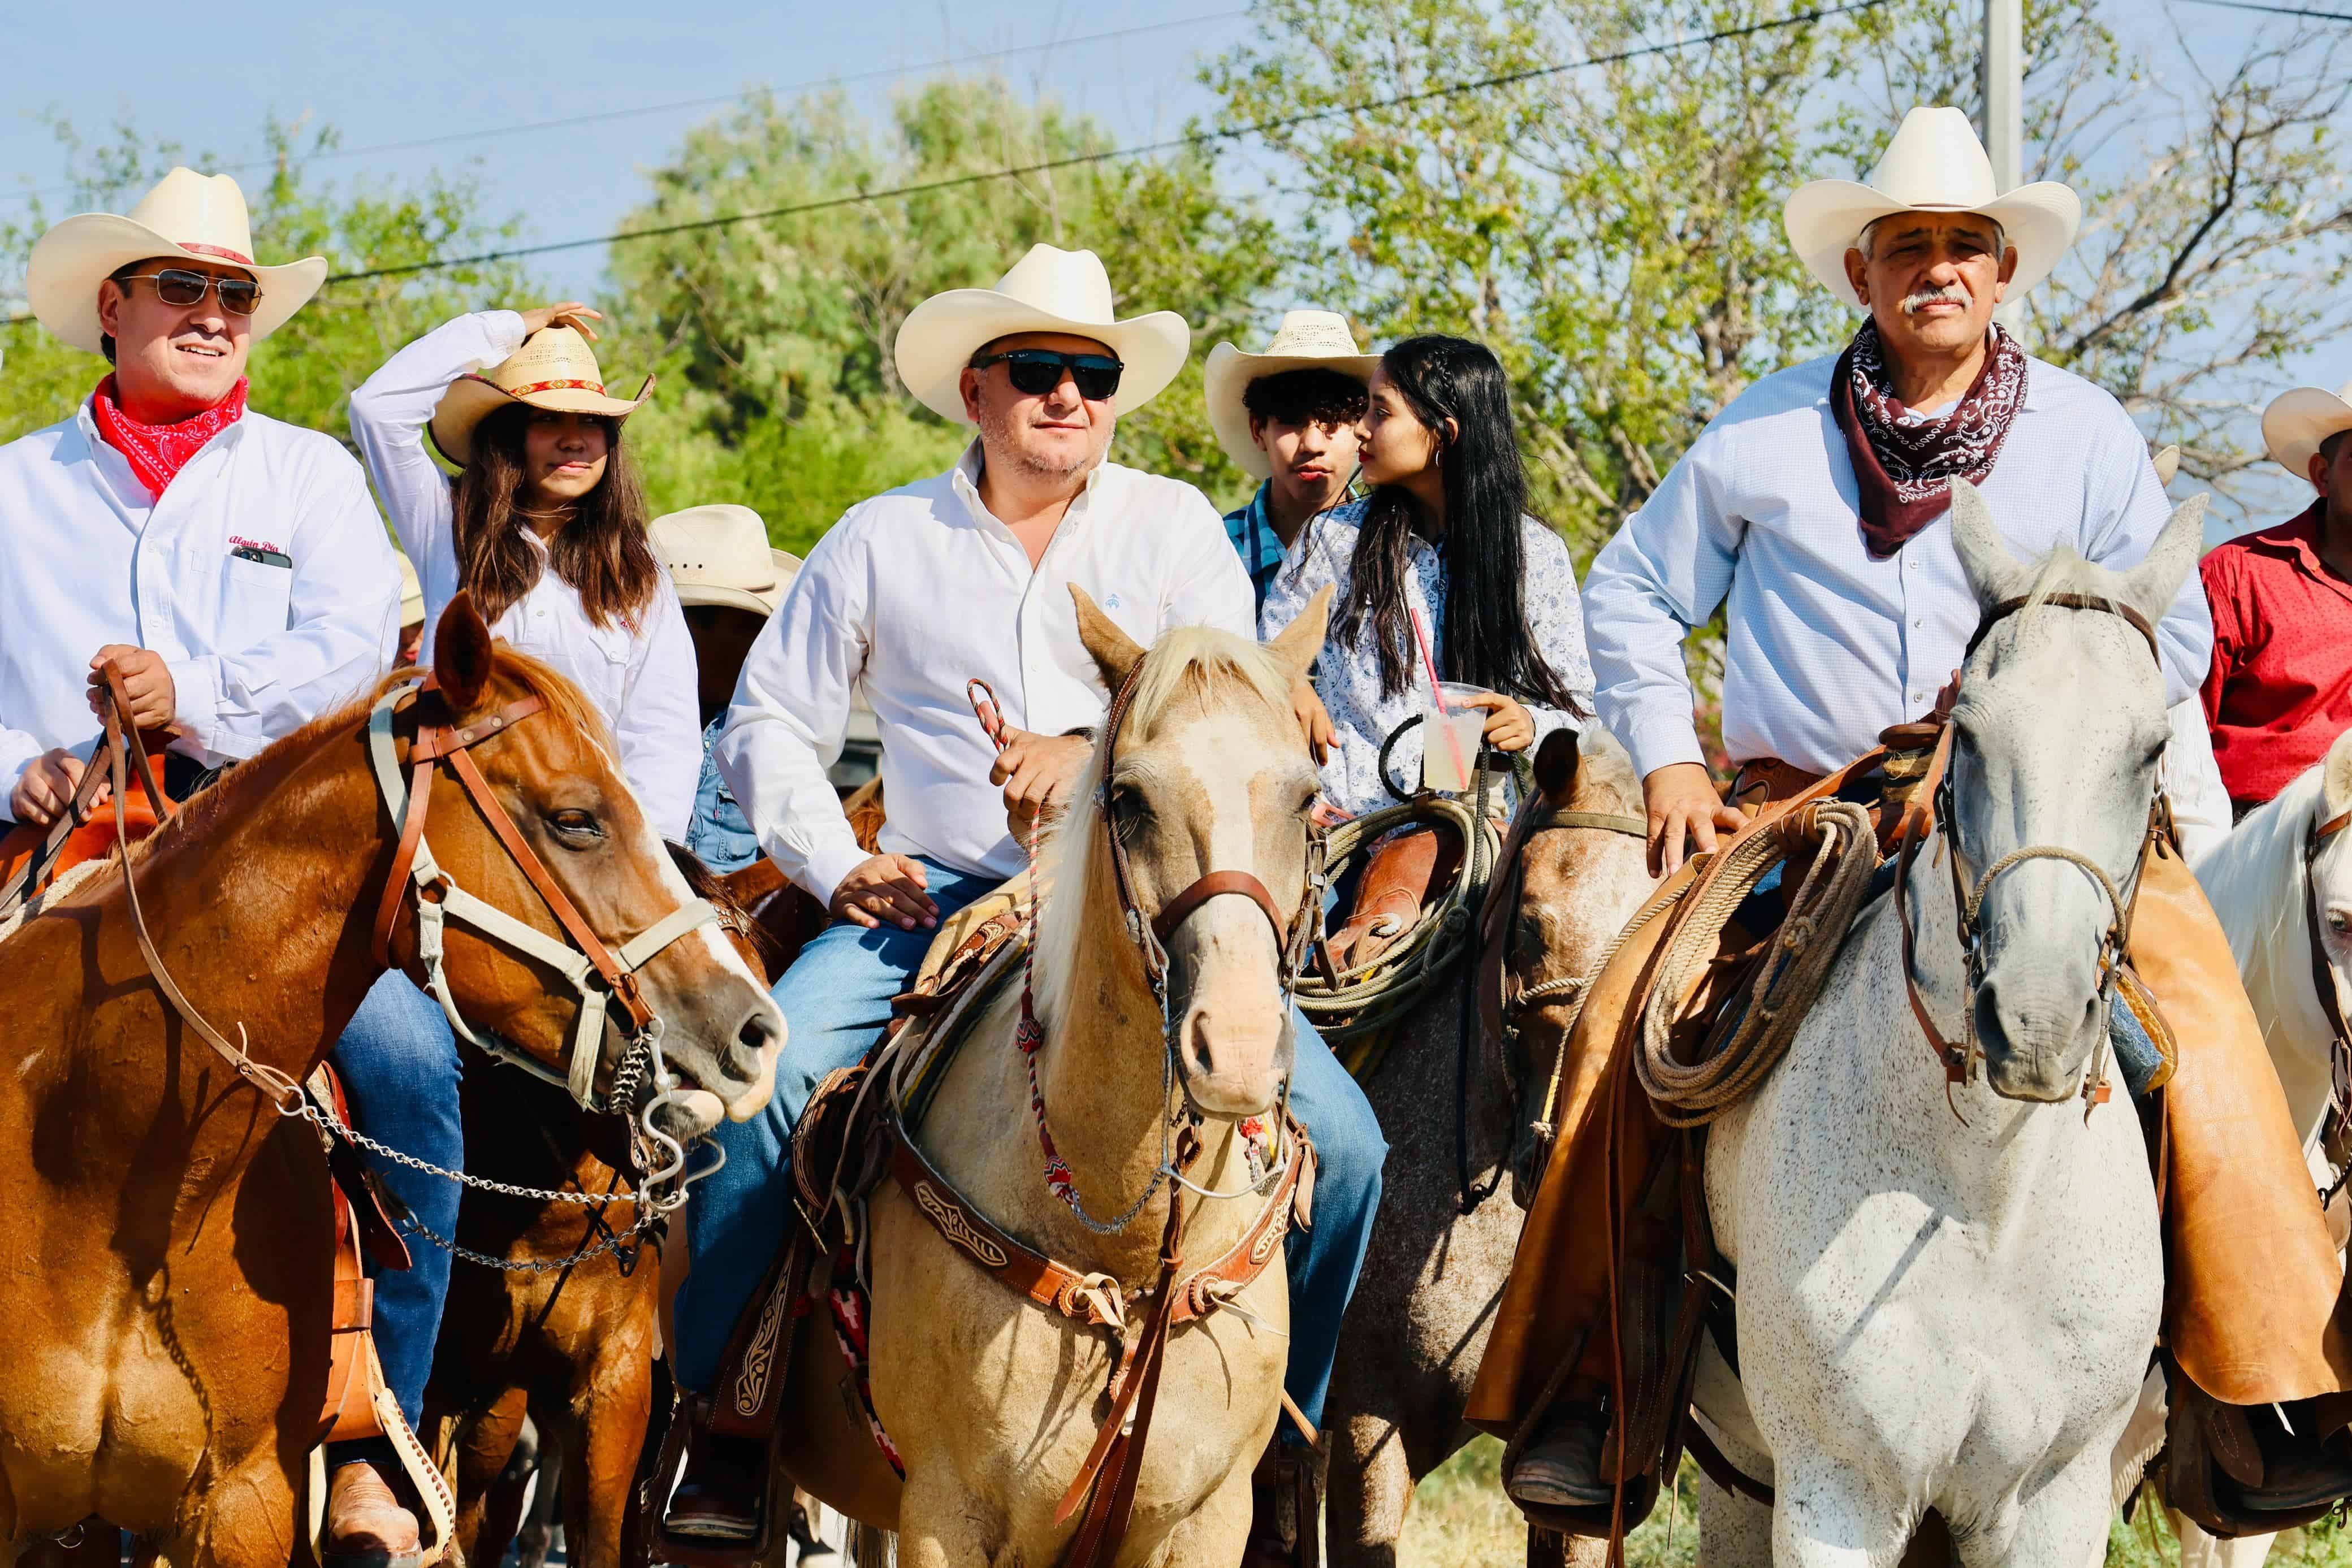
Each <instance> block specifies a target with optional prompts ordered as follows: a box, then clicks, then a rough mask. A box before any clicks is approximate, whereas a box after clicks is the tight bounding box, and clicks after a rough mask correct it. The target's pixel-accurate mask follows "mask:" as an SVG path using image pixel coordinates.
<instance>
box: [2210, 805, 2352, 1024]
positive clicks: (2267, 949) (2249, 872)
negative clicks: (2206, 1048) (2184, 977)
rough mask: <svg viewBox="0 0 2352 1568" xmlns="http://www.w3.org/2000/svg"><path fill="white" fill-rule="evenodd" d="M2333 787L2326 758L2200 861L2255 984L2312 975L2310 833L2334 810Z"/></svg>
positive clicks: (2289, 984)
mask: <svg viewBox="0 0 2352 1568" xmlns="http://www.w3.org/2000/svg"><path fill="white" fill-rule="evenodd" d="M2326 789H2327V764H2326V760H2325V759H2323V760H2321V761H2318V762H2315V763H2313V764H2312V765H2311V766H2310V767H2309V768H2305V769H2304V770H2303V771H2302V772H2301V773H2298V774H2296V775H2295V776H2294V779H2293V781H2292V782H2290V783H2289V784H2288V785H2287V787H2286V788H2285V789H2282V790H2280V791H2279V792H2278V794H2277V795H2276V796H2275V797H2274V798H2273V799H2272V800H2267V801H2265V802H2264V803H2263V805H2261V806H2259V807H2257V808H2256V809H2255V810H2252V811H2250V812H2248V813H2247V814H2246V816H2245V818H2244V820H2243V821H2240V822H2239V823H2238V825H2237V826H2236V827H2235V828H2233V829H2232V830H2231V831H2230V834H2229V836H2228V837H2227V838H2225V839H2223V840H2222V841H2221V842H2220V843H2218V844H2215V845H2214V846H2213V848H2212V849H2211V850H2210V852H2207V854H2206V856H2205V858H2204V859H2203V860H2201V861H2200V862H2198V863H2197V880H2198V882H2199V883H2200V885H2202V887H2203V888H2204V890H2205V897H2206V899H2207V901H2208V902H2209V903H2210V904H2212V905H2213V912H2214V914H2215V915H2219V916H2220V917H2221V928H2222V929H2223V930H2224V931H2227V932H2228V933H2230V945H2231V947H2232V948H2235V949H2236V950H2237V956H2238V965H2239V967H2240V968H2241V969H2242V970H2244V971H2246V977H2247V980H2248V982H2249V985H2248V989H2250V990H2258V989H2260V988H2262V985H2263V983H2265V982H2266V983H2267V984H2268V985H2269V986H2270V987H2271V988H2272V994H2273V995H2277V994H2281V990H2282V988H2293V987H2294V986H2297V985H2306V986H2307V985H2308V984H2309V983H2310V980H2309V976H2310V967H2311V953H2310V947H2309V940H2308V937H2307V936H2306V935H2305V932H2304V931H2302V930H2300V929H2298V928H2297V922H2296V915H2297V912H2298V911H2300V910H2302V909H2303V908H2304V907H2305V903H2306V898H2307V895H2306V894H2305V891H2304V884H2303V846H2304V841H2305V838H2306V837H2307V836H2308V835H2309V833H2310V831H2311V829H2312V826H2313V824H2315V822H2317V821H2319V820H2320V818H2321V817H2322V816H2324V815H2325V814H2326V805H2327V802H2326ZM2306 918H2307V916H2306Z"/></svg>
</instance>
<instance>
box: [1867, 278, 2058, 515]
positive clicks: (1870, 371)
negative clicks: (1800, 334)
mask: <svg viewBox="0 0 2352 1568" xmlns="http://www.w3.org/2000/svg"><path fill="white" fill-rule="evenodd" d="M2024 403H2025V350H2022V349H2021V348H2019V347H2018V346H2017V340H2016V339H2014V338H2012V337H2011V336H2010V335H2009V334H2008V333H2006V332H2004V331H2002V330H2001V329H2000V328H1999V327H1995V328H1994V329H1992V351H1991V352H1990V353H1989V354H1987V355H1986V356H1985V361H1984V368H1983V369H1981V370H1979V371H1977V379H1976V382H1975V383H1974V384H1972V385H1971V386H1970V387H1969V390H1968V392H1967V393H1966V394H1965V395H1963V396H1962V397H1961V399H1960V401H1959V402H1956V403H1954V404H1953V405H1952V407H1951V411H1950V412H1949V413H1946V414H1945V415H1944V416H1943V417H1942V418H1940V419H1929V420H1919V421H1909V422H1906V420H1905V419H1904V417H1903V415H1904V413H1905V412H1906V410H1905V409H1904V407H1903V404H1902V403H1901V402H1898V401H1897V400H1896V398H1895V390H1894V378H1893V377H1892V376H1890V375H1889V374H1888V373H1887V371H1886V359H1885V351H1884V349H1883V346H1882V345H1881V344H1880V342H1879V340H1878V323H1877V322H1875V321H1872V320H1864V322H1863V324H1862V330H1861V331H1859V332H1856V333H1855V334H1854V335H1853V342H1851V343H1848V344H1847V345H1846V348H1845V352H1844V353H1843V354H1840V355H1839V356H1838V361H1837V368H1836V369H1835V370H1833V371H1831V372H1830V410H1831V412H1832V413H1834V414H1835V415H1836V416H1837V423H1838V428H1839V429H1840V430H1842V431H1843V432H1845V445H1846V451H1847V452H1848V453H1849V454H1851V455H1852V456H1853V476H1854V480H1855V483H1856V484H1857V485H1858V486H1860V488H1861V491H1862V536H1863V538H1864V539H1865V540H1866V541H1868V543H1869V546H1870V553H1871V554H1872V555H1874V556H1875V557H1877V558H1878V559H1881V560H1884V559H1886V558H1887V557H1888V556H1891V555H1893V554H1894V553H1895V551H1896V550H1899V549H1902V548H1903V546H1904V544H1905V543H1906V541H1908V540H1909V538H1911V536H1912V535H1913V534H1916V533H1917V532H1918V531H1919V530H1920V529H1921V528H1926V527H1927V525H1928V523H1930V522H1931V521H1933V520H1934V519H1935V518H1937V517H1941V516H1942V515H1943V513H1944V509H1945V507H1948V506H1949V505H1950V504H1951V494H1952V481H1953V480H1955V479H1966V480H1967V481H1968V482H1969V484H1971V485H1981V484H1983V483H1984V476H1986V475H1988V474H1990V473H1991V472H1992V465H1993V462H1994V460H1995V459H1997V458H1998V457H2000V444H2001V443H2002V442H2004V441H2006V440H2008V439H2009V427H2010V426H2011V424H2013V423H2016V421H2017V411H2018V410H2019V409H2020V408H2021V407H2023V406H2024Z"/></svg>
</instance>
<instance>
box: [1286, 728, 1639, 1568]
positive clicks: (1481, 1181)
mask: <svg viewBox="0 0 2352 1568" xmlns="http://www.w3.org/2000/svg"><path fill="white" fill-rule="evenodd" d="M1580 739H1581V742H1582V754H1581V756H1580V755H1579V745H1578V742H1579V740H1580ZM1536 785H1537V788H1538V789H1539V790H1540V791H1541V793H1542V796H1543V804H1544V806H1545V807H1546V808H1547V809H1549V810H1568V811H1574V812H1578V813H1585V814H1590V816H1591V817H1592V818H1593V819H1595V821H1579V822H1576V823H1574V824H1573V825H1569V826H1562V827H1556V828H1550V829H1547V830H1546V831H1541V832H1538V833H1534V834H1531V835H1530V836H1529V837H1528V840H1527V848H1526V851H1525V852H1524V856H1523V860H1522V864H1523V865H1524V866H1525V875H1526V882H1525V884H1524V892H1523V894H1522V897H1521V901H1520V910H1519V915H1518V918H1517V923H1516V925H1515V927H1514V928H1513V930H1512V931H1511V932H1510V934H1509V938H1508V940H1509V943H1510V946H1509V948H1508V949H1507V959H1508V966H1509V973H1510V975H1511V977H1512V982H1513V989H1514V990H1515V991H1517V990H1527V989H1529V988H1541V989H1540V990H1539V991H1538V992H1537V998H1536V999H1533V1000H1531V1001H1530V1002H1529V1004H1528V1006H1526V1007H1525V1008H1524V1009H1520V1010H1521V1012H1522V1019H1521V1021H1520V1027H1519V1030H1518V1045H1517V1048H1516V1050H1514V1051H1511V1053H1510V1060H1507V1061H1506V1060H1500V1059H1498V1058H1497V1056H1496V1052H1495V1050H1494V1047H1495V1046H1496V1044H1497V1042H1494V1041H1491V1040H1489V1041H1486V1046H1487V1048H1488V1049H1487V1050H1486V1051H1485V1052H1484V1053H1483V1054H1482V1057H1481V1060H1482V1061H1483V1063H1484V1065H1483V1070H1482V1071H1479V1072H1477V1073H1476V1074H1475V1077H1474V1078H1473V1080H1472V1082H1471V1084H1470V1089H1469V1092H1470V1094H1471V1101H1470V1121H1469V1126H1470V1128H1471V1132H1472V1140H1473V1141H1472V1148H1473V1150H1474V1151H1475V1153H1474V1156H1473V1158H1472V1160H1471V1162H1470V1166H1471V1170H1472V1172H1473V1176H1474V1179H1475V1182H1476V1183H1477V1184H1478V1185H1479V1186H1482V1187H1483V1186H1492V1187H1493V1189H1494V1190H1493V1191H1492V1193H1491V1195H1490V1196H1489V1197H1487V1198H1486V1201H1485V1202H1484V1203H1482V1204H1480V1205H1479V1206H1478V1207H1476V1208H1475V1210H1474V1211H1473V1212H1472V1213H1469V1214H1466V1215H1465V1214H1464V1213H1463V1212H1462V1211H1461V1195H1460V1193H1459V1192H1458V1190H1457V1189H1456V1186H1455V1172H1454V1137H1455V1127H1454V1095H1455V1092H1456V1086H1455V1085H1454V1082H1453V1078H1454V1064H1455V1056H1454V1046H1455V1030H1457V1029H1458V1028H1460V1027H1461V1019H1462V995H1461V982H1460V981H1457V982H1456V983H1454V984H1451V985H1444V986H1439V987H1436V988H1433V989H1432V991H1431V992H1430V994H1429V995H1428V997H1426V998H1424V999H1423V1001H1422V1003H1421V1004H1420V1005H1419V1006H1418V1007H1416V1008H1415V1009H1413V1010H1412V1012H1411V1013H1410V1014H1408V1015H1407V1016H1406V1017H1405V1019H1403V1020H1402V1022H1401V1023H1400V1024H1399V1026H1398V1030H1397V1035H1396V1038H1395V1040H1394V1042H1393V1043H1392V1044H1391V1046H1390V1047H1389V1050H1388V1053H1387V1057H1386V1059H1385V1061H1383V1062H1382V1064H1381V1068H1380V1070H1379V1071H1376V1072H1375V1073H1373V1074H1372V1076H1371V1077H1370V1081H1369V1082H1366V1083H1365V1085H1364V1092H1365V1094H1366V1095H1367V1096H1368V1097H1369V1098H1370V1101H1371V1103H1372V1108H1373V1110H1375V1111H1376V1112H1378V1113H1380V1119H1381V1132H1382V1133H1383V1134H1386V1135H1387V1137H1388V1140H1389V1159H1388V1169H1387V1176H1386V1180H1385V1182H1384V1184H1383V1186H1382V1188H1381V1212H1380V1218H1379V1219H1378V1220H1377V1221H1376V1222H1375V1223H1374V1225H1373V1228H1372V1238H1371V1242H1370V1246H1369V1247H1368V1248H1367V1249H1366V1250H1365V1254H1364V1266H1363V1270H1362V1272H1361V1274H1360V1276H1359V1278H1358V1283H1357V1286H1356V1295H1355V1299H1354V1301H1351V1302H1350V1303H1349V1308H1348V1322H1347V1327H1346V1329H1345V1330H1344V1331H1343V1332H1342V1333H1341V1335H1340V1339H1339V1360H1338V1363H1337V1364H1335V1365H1334V1367H1333V1368H1332V1373H1331V1393H1330V1396H1329V1403H1328V1406H1326V1414H1325V1420H1324V1425H1325V1427H1326V1428H1327V1429H1328V1431H1329V1433H1330V1456H1331V1458H1330V1482H1329V1486H1328V1497H1329V1500H1330V1501H1329V1510H1330V1515H1329V1521H1330V1537H1329V1544H1330V1549H1331V1556H1332V1560H1333V1561H1334V1562H1335V1563H1361V1564H1366V1565H1368V1568H1369V1565H1374V1564H1382V1565H1385V1564H1392V1563H1395V1562H1396V1560H1397V1557H1396V1542H1397V1538H1398V1536H1399V1535H1400V1533H1402V1531H1403V1529H1404V1520H1405V1511H1406V1508H1407V1506H1408V1505H1409V1504H1410V1503H1411V1502H1412V1489H1413V1486H1414V1483H1416V1482H1418V1481H1419V1480H1420V1479H1421V1478H1422V1477H1423V1476H1425V1475H1427V1474H1428V1473H1429V1472H1430V1471H1431V1470H1433V1469H1436V1468H1437V1467H1438V1466H1439V1465H1441V1464H1443V1463H1444V1461H1445V1459H1446V1458H1447V1456H1449V1455H1451V1454H1452V1453H1454V1450H1455V1449H1457V1448H1461V1447H1462V1445H1463V1444H1465V1443H1466V1442H1468V1441H1469V1440H1470V1438H1471V1437H1473V1436H1474V1435H1475V1434H1474V1430H1473V1428H1471V1427H1468V1426H1467V1425H1465V1423H1464V1421H1463V1419H1462V1409H1463V1406H1464V1404H1465V1402H1466V1401H1467V1400H1468V1398H1469V1396H1470V1383H1471V1379H1472V1378H1473V1377H1474V1376H1475V1375H1476V1373H1477V1370H1478V1360H1479V1357H1480V1356H1482V1355H1483V1354H1485V1353H1486V1333H1487V1330H1488V1329H1489V1328H1490V1327H1491V1326H1492V1323H1493V1321H1494V1312H1495V1304H1496V1300H1497V1298H1498V1297H1499V1296H1500V1295H1501V1292H1502V1289H1503V1281H1504V1280H1505V1278H1506V1277H1507V1276H1508V1275H1509V1273H1510V1270H1511V1258H1512V1255H1513V1253H1514V1251H1515V1250H1516V1249H1517V1245H1518V1239H1519V1223H1520V1220H1521V1219H1522V1218H1524V1217H1523V1215H1522V1213H1521V1211H1520V1208H1519V1206H1518V1204H1517V1203H1516V1202H1515V1201H1513V1199H1514V1194H1513V1191H1512V1176H1511V1164H1512V1151H1513V1148H1514V1147H1515V1145H1517V1140H1518V1137H1519V1134H1520V1130H1521V1121H1522V1119H1523V1117H1524V1116H1525V1115H1526V1114H1527V1111H1528V1106H1527V1103H1526V1102H1527V1096H1526V1095H1525V1094H1524V1093H1523V1092H1522V1090H1523V1088H1524V1087H1525V1086H1526V1084H1527V1082H1528V1080H1529V1079H1530V1077H1539V1076H1541V1075H1543V1074H1546V1073H1548V1072H1549V1071H1550V1066H1551V1062H1552V1061H1553V1060H1554V1059H1555V1058H1556V1057H1557V1055H1558V1054H1559V1047H1560V1043H1561V1040H1562V1039H1563V1038H1564V1034H1565V1030H1564V1029H1563V1028H1562V1025H1563V1023H1564V1021H1565V1019H1567V1018H1568V1017H1569V1016H1570V1014H1571V1013H1572V1012H1573V1010H1574V1009H1575V1006H1576V1005H1577V1002H1578V1000H1579V999H1580V995H1581V992H1580V988H1578V987H1577V986H1576V984H1575V981H1576V980H1577V979H1578V978H1579V977H1587V976H1590V975H1591V974H1592V973H1593V971H1594V970H1595V969H1596V968H1598V967H1599V965H1600V960H1601V955H1602V953H1603V952H1604V951H1605V950H1606V949H1607V948H1608V947H1609V946H1610V944H1611V943H1612V941H1613V940H1614V939H1615V937H1616V936H1617V933H1618V931H1619V930H1620V929H1622V927H1623V925H1624V924H1625V921H1626V919H1627V918H1628V917H1629V916H1630V915H1632V914H1633V911H1634V910H1635V909H1637V908H1638V907H1640V905H1641V903H1642V901H1643V898H1645V897H1647V896H1648V894H1649V893H1650V890H1651V889H1652V888H1653V887H1654V886H1655V885H1656V883H1655V880H1654V878H1653V877H1652V876H1651V875H1650V872H1649V866H1648V849H1647V846H1646V844H1645V842H1644V841H1643V838H1642V837H1641V835H1640V832H1639V828H1640V823H1641V820H1642V816H1643V806H1642V783H1641V779H1639V778H1638V777H1636V776H1635V774H1634V772H1633V762H1632V761H1631V759H1629V758H1627V757H1626V755H1625V753H1624V751H1623V750H1622V748H1621V747H1618V746H1617V744H1616V743H1615V742H1614V741H1613V740H1611V739H1609V738H1608V737H1607V735H1606V734H1605V732H1602V731H1601V730H1600V728H1599V727H1597V726H1596V727H1593V728H1591V730H1588V731H1587V733H1586V734H1585V735H1584V736H1583V737H1575V736H1570V735H1566V734H1561V735H1556V736H1554V737H1550V738H1549V739H1548V740H1547V741H1546V743H1545V746H1544V747H1543V749H1542V750H1541V751H1540V752H1539V753H1538V756H1537V760H1536ZM1609 817H1622V818H1625V819H1626V822H1627V825H1626V826H1624V827H1619V828H1616V829H1614V830H1612V827H1611V826H1609V825H1606V824H1605V822H1604V821H1601V819H1606V818H1609ZM1629 829H1630V831H1629ZM1474 946H1475V945H1474ZM1482 1033H1483V1030H1482Z"/></svg>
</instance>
